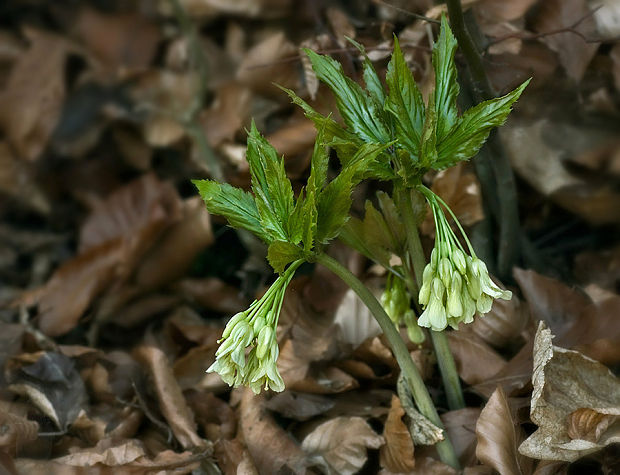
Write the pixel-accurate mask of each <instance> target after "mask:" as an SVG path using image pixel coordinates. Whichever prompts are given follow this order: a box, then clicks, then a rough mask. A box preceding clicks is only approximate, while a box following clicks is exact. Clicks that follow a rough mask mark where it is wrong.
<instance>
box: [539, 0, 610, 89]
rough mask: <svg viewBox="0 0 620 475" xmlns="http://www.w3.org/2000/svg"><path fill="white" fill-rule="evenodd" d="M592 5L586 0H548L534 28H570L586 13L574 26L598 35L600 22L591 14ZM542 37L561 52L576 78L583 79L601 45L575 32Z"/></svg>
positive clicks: (560, 54) (559, 53)
mask: <svg viewBox="0 0 620 475" xmlns="http://www.w3.org/2000/svg"><path fill="white" fill-rule="evenodd" d="M589 8H590V7H589V5H588V2H586V1H585V0H547V1H545V2H544V3H543V4H541V5H540V8H539V9H538V11H537V14H536V19H535V20H534V28H535V29H536V31H537V32H548V31H554V30H559V29H562V28H569V27H571V26H572V25H573V24H574V23H575V22H577V21H579V20H581V19H582V18H584V17H585V18H584V19H583V20H582V21H581V22H580V23H579V25H578V26H576V27H573V30H575V31H578V32H579V33H581V35H583V36H585V37H590V38H596V37H597V36H598V35H597V33H596V25H595V22H594V19H593V18H592V16H588V11H589ZM540 41H542V42H543V43H545V44H546V45H547V46H549V48H551V49H552V50H553V51H555V52H556V53H558V56H559V58H560V63H561V64H562V67H563V68H564V70H565V71H566V73H567V74H568V76H569V77H570V78H571V79H573V80H575V81H580V80H581V78H582V77H583V75H584V73H585V71H586V68H587V67H588V64H589V63H590V60H591V59H592V57H593V56H594V54H595V53H596V50H597V49H598V46H599V44H598V43H592V42H586V41H584V40H583V38H582V37H580V36H579V35H576V34H574V33H571V32H564V33H557V34H553V35H546V36H543V37H541V38H540Z"/></svg>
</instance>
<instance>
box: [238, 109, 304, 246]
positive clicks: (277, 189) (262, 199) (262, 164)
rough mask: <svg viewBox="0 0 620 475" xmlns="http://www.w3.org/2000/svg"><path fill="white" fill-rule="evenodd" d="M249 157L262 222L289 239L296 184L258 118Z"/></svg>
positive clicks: (252, 127)
mask: <svg viewBox="0 0 620 475" xmlns="http://www.w3.org/2000/svg"><path fill="white" fill-rule="evenodd" d="M246 157H247V160H248V163H249V164H250V174H251V175H252V189H253V191H254V194H255V196H256V205H257V209H258V212H259V214H260V216H261V222H262V223H263V225H264V226H265V228H266V230H267V231H269V232H270V233H272V235H273V237H274V238H275V239H281V240H287V239H288V238H289V237H290V235H291V230H290V229H288V220H289V216H290V215H291V213H292V212H293V208H294V205H295V200H294V195H293V188H292V186H291V182H290V180H289V179H288V177H287V176H286V171H285V170H284V160H283V159H282V158H279V157H278V154H277V152H276V150H275V148H273V146H272V145H271V144H270V143H269V142H267V140H265V138H264V137H263V136H262V135H261V134H260V133H259V132H258V129H257V128H256V125H255V124H254V121H252V126H251V128H250V133H249V135H248V147H247V152H246Z"/></svg>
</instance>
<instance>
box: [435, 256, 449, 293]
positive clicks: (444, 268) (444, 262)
mask: <svg viewBox="0 0 620 475" xmlns="http://www.w3.org/2000/svg"><path fill="white" fill-rule="evenodd" d="M437 271H438V274H439V278H440V279H441V281H442V282H443V285H444V286H445V287H446V289H449V288H450V280H451V279H452V263H451V262H450V259H448V258H447V257H442V258H441V259H440V260H439V267H438V269H437Z"/></svg>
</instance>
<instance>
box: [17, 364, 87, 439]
mask: <svg viewBox="0 0 620 475" xmlns="http://www.w3.org/2000/svg"><path fill="white" fill-rule="evenodd" d="M7 370H8V371H9V377H8V381H9V383H10V385H9V389H10V390H11V391H13V392H15V393H17V394H20V395H23V396H27V397H28V398H29V399H30V401H31V402H32V404H33V405H34V406H35V407H37V408H38V409H39V410H40V411H41V412H42V413H43V414H45V415H46V416H47V417H49V418H50V419H51V420H52V421H54V423H55V424H56V426H57V427H58V428H59V429H60V430H65V429H67V427H68V426H70V425H71V424H72V423H73V421H75V419H76V418H77V416H78V414H79V412H80V411H81V410H82V409H83V408H84V407H85V406H86V403H87V401H88V396H87V394H86V388H85V386H84V382H83V380H82V378H81V377H80V374H79V373H78V371H77V369H76V367H75V363H74V362H73V360H71V359H70V358H68V357H66V356H65V355H62V354H60V353H53V352H39V353H33V354H28V353H26V354H24V355H20V356H18V357H16V358H13V359H12V360H11V361H10V362H9V365H8V367H7Z"/></svg>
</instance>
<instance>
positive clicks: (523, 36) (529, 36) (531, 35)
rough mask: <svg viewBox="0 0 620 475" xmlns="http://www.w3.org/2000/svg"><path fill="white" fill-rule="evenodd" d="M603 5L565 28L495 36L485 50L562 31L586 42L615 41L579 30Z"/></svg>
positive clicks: (557, 33)
mask: <svg viewBox="0 0 620 475" xmlns="http://www.w3.org/2000/svg"><path fill="white" fill-rule="evenodd" d="M601 7H602V5H599V6H598V7H596V8H594V9H593V10H590V11H588V12H586V14H585V15H583V16H582V17H581V18H579V19H578V20H577V21H575V22H574V23H573V24H571V25H569V26H565V27H563V28H558V29H557V30H551V31H543V32H540V33H532V32H530V31H524V32H521V33H511V34H509V35H506V36H502V37H499V38H494V39H493V40H492V41H489V42H488V43H487V45H486V47H485V49H484V50H485V52H486V51H488V50H489V48H490V47H491V46H494V45H496V44H498V43H501V42H502V41H506V40H509V39H511V38H517V39H520V40H537V39H539V38H544V37H546V36H552V35H559V34H561V33H571V34H573V35H576V36H578V37H579V38H581V39H582V40H583V41H584V42H585V43H600V42H605V41H610V40H611V41H614V38H610V39H605V38H588V37H587V36H586V35H584V34H583V33H581V32H580V31H578V30H577V29H576V28H577V27H578V26H579V25H581V23H583V22H584V21H585V20H587V19H588V18H590V17H591V16H592V15H594V14H595V13H596V12H597V10H598V9H600V8H601Z"/></svg>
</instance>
